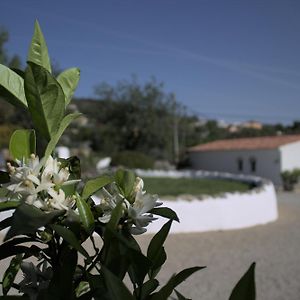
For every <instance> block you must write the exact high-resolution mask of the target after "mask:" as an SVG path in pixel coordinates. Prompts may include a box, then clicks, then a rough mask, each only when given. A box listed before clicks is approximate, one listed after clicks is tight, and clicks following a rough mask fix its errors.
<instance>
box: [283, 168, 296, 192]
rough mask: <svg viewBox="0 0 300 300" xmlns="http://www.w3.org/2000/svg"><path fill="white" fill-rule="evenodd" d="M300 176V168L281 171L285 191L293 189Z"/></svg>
mask: <svg viewBox="0 0 300 300" xmlns="http://www.w3.org/2000/svg"><path fill="white" fill-rule="evenodd" d="M299 177H300V169H293V170H291V171H284V172H282V173H281V178H282V184H283V189H284V190H285V191H293V190H294V188H295V185H296V184H297V183H298V181H299Z"/></svg>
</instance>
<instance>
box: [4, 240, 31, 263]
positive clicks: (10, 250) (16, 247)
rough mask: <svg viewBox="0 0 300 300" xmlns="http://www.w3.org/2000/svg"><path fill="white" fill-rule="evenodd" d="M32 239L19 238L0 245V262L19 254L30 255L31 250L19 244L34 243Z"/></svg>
mask: <svg viewBox="0 0 300 300" xmlns="http://www.w3.org/2000/svg"><path fill="white" fill-rule="evenodd" d="M34 241H35V240H34V239H33V238H29V237H20V238H15V239H12V240H10V241H8V242H5V243H2V244H1V245H0V260H1V259H4V258H7V257H10V256H13V255H15V254H20V253H27V254H28V253H30V252H31V249H30V248H28V247H25V246H21V245H20V244H23V243H29V242H34Z"/></svg>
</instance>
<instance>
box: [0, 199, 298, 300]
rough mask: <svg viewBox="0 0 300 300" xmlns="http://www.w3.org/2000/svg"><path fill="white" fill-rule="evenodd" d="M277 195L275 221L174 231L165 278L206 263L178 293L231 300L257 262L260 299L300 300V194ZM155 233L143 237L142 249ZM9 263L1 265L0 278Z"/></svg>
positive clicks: (196, 298) (205, 299) (201, 299)
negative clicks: (233, 227) (221, 228)
mask: <svg viewBox="0 0 300 300" xmlns="http://www.w3.org/2000/svg"><path fill="white" fill-rule="evenodd" d="M278 198H279V199H278V202H279V203H278V204H279V219H278V220H277V221H276V222H273V223H270V224H267V225H262V226H256V227H252V228H249V229H243V230H232V231H223V232H206V233H193V234H173V235H170V236H169V238H168V240H167V242H166V250H167V253H168V261H167V263H166V265H165V268H164V269H163V270H162V271H161V273H160V279H161V280H162V282H165V281H167V279H168V278H169V277H170V276H171V275H172V274H173V273H174V272H177V271H180V270H181V269H183V268H186V267H191V266H195V265H198V266H207V268H206V269H204V270H202V271H200V272H198V273H196V274H194V275H193V276H192V277H191V278H190V279H189V280H187V281H186V282H184V283H183V284H182V285H181V286H180V288H179V291H181V292H182V293H183V294H184V295H186V296H188V297H189V298H192V299H193V300H226V299H228V298H229V295H230V292H231V290H232V288H233V287H234V285H235V284H236V282H237V281H238V279H239V278H240V277H241V276H242V274H243V273H244V272H245V271H246V269H247V268H248V267H249V266H250V264H251V263H252V262H253V261H255V262H256V263H257V267H256V284H257V300H299V299H300V194H292V193H280V194H279V195H278ZM150 237H151V236H150V235H144V236H141V237H139V241H140V242H141V244H142V247H143V248H145V247H146V246H147V244H148V242H149V239H150ZM5 265H6V263H3V262H2V263H1V266H0V278H2V274H3V272H4V270H5V269H6V268H5V267H6V266H5ZM0 293H1V291H0Z"/></svg>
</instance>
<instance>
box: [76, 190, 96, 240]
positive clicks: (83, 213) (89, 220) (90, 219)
mask: <svg viewBox="0 0 300 300" xmlns="http://www.w3.org/2000/svg"><path fill="white" fill-rule="evenodd" d="M76 205H77V208H78V212H79V217H80V220H81V222H82V224H83V227H84V229H85V230H86V231H87V233H89V234H91V233H92V232H93V230H94V228H95V221H94V215H93V213H92V211H91V208H90V206H89V204H88V203H87V202H86V201H85V200H84V199H82V198H81V197H80V196H78V197H77V198H76Z"/></svg>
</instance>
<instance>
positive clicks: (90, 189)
mask: <svg viewBox="0 0 300 300" xmlns="http://www.w3.org/2000/svg"><path fill="white" fill-rule="evenodd" d="M112 182H113V178H111V177H109V176H100V177H97V178H94V179H91V180H89V181H88V182H87V183H86V184H85V186H84V188H83V191H82V198H83V199H87V198H88V197H90V196H92V195H93V194H95V193H96V192H97V191H99V190H100V189H101V188H103V187H104V186H106V185H108V184H110V183H112Z"/></svg>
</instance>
